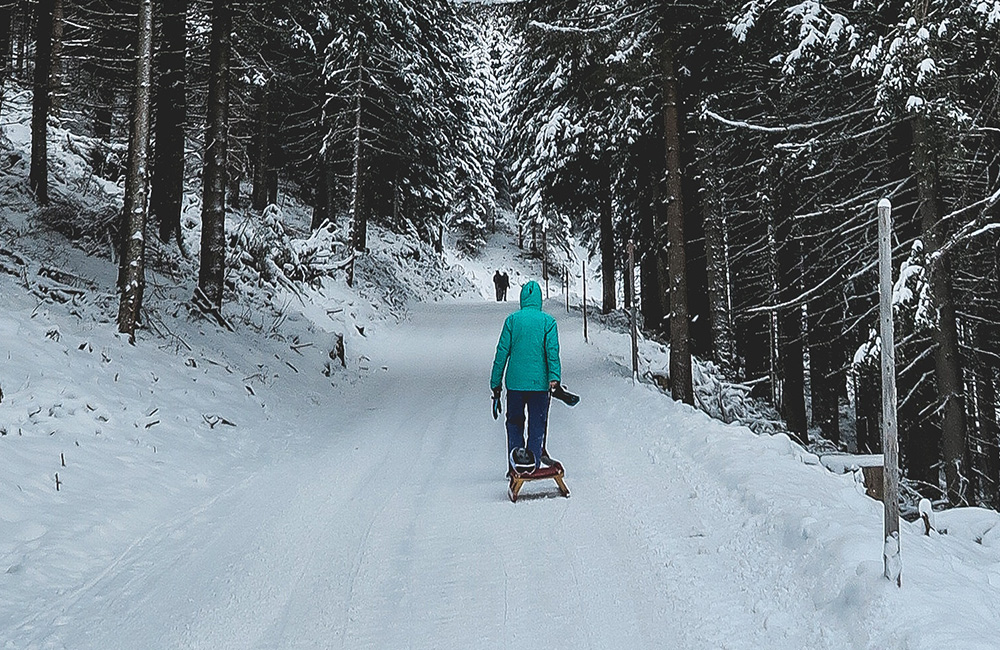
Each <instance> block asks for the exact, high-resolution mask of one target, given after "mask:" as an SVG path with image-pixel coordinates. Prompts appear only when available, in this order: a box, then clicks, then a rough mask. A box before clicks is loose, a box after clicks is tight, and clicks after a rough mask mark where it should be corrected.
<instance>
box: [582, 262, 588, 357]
mask: <svg viewBox="0 0 1000 650" xmlns="http://www.w3.org/2000/svg"><path fill="white" fill-rule="evenodd" d="M583 340H584V342H585V343H586V342H588V341H587V261H586V260H584V262H583Z"/></svg>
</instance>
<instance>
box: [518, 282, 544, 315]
mask: <svg viewBox="0 0 1000 650" xmlns="http://www.w3.org/2000/svg"><path fill="white" fill-rule="evenodd" d="M526 307H534V308H535V309H541V308H542V288H541V287H540V286H538V283H537V282H535V281H534V280H529V281H528V282H526V283H525V284H524V286H523V287H521V309H524V308H526Z"/></svg>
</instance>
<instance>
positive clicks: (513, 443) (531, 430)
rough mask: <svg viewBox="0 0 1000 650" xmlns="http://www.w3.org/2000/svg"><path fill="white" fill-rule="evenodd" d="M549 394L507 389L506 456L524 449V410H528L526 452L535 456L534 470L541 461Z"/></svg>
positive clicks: (537, 391) (540, 391) (538, 391)
mask: <svg viewBox="0 0 1000 650" xmlns="http://www.w3.org/2000/svg"><path fill="white" fill-rule="evenodd" d="M549 400H551V397H549V392H548V391H546V390H510V389H507V454H508V455H509V454H510V452H511V451H513V450H514V449H516V448H518V447H524V446H525V445H524V420H525V418H524V410H525V408H527V410H528V445H527V447H528V450H529V451H531V453H532V454H534V455H535V469H538V464H539V463H540V462H541V460H542V448H543V447H544V446H545V431H546V425H547V423H548V419H549Z"/></svg>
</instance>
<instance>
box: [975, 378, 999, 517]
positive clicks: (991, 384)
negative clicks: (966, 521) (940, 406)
mask: <svg viewBox="0 0 1000 650" xmlns="http://www.w3.org/2000/svg"><path fill="white" fill-rule="evenodd" d="M995 377H996V374H995V370H994V369H993V367H992V366H990V365H987V364H986V363H984V362H981V363H980V364H979V366H978V367H977V368H976V403H977V405H978V407H979V408H978V415H979V432H980V433H979V437H980V439H981V441H982V444H983V447H984V449H983V451H984V453H985V456H986V458H985V461H986V462H985V467H984V468H983V470H984V472H983V473H984V478H985V481H984V482H983V485H984V489H983V495H984V496H985V502H986V505H988V506H989V507H991V508H993V509H995V510H1000V425H998V424H997V393H996V383H995Z"/></svg>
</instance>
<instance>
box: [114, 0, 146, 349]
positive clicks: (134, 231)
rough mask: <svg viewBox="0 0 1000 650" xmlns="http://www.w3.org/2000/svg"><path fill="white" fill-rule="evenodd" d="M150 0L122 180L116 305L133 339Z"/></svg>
mask: <svg viewBox="0 0 1000 650" xmlns="http://www.w3.org/2000/svg"><path fill="white" fill-rule="evenodd" d="M152 14H153V7H152V0H139V32H138V33H139V42H138V51H137V54H136V75H135V76H136V79H135V100H134V101H133V114H132V128H131V133H130V137H129V149H128V176H127V178H126V180H125V214H124V215H123V216H124V224H125V228H124V229H123V237H124V242H123V246H122V250H123V253H124V254H123V256H122V258H121V272H120V276H121V277H122V278H123V279H124V283H123V286H122V295H121V302H120V304H119V306H118V331H119V332H121V333H122V334H128V336H129V341H130V342H132V343H135V327H136V323H137V322H138V320H139V311H140V310H141V309H142V294H143V290H144V289H145V286H146V263H145V252H146V212H147V209H148V204H147V189H148V185H147V182H146V176H147V173H148V170H147V159H148V155H149V115H150V85H151V77H152V67H153V44H152V42H153V15H152Z"/></svg>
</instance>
